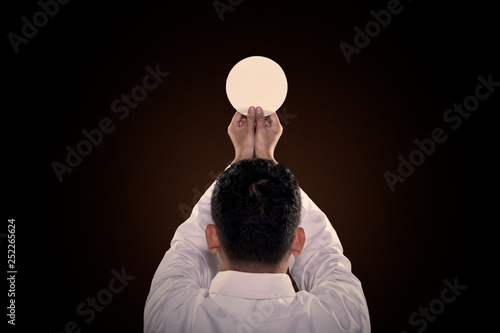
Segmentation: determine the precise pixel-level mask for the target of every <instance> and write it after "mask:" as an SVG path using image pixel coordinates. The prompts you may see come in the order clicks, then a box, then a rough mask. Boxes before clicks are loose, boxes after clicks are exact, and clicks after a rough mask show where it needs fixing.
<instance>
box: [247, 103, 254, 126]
mask: <svg viewBox="0 0 500 333" xmlns="http://www.w3.org/2000/svg"><path fill="white" fill-rule="evenodd" d="M254 121H255V108H254V107H253V106H251V107H249V108H248V113H247V122H246V123H247V125H248V126H247V128H251V129H252V130H253V126H250V124H253V123H254Z"/></svg>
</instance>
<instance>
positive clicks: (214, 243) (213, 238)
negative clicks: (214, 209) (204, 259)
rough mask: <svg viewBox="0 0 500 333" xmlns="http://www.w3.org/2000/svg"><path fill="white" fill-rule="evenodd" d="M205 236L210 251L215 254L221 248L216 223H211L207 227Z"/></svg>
mask: <svg viewBox="0 0 500 333" xmlns="http://www.w3.org/2000/svg"><path fill="white" fill-rule="evenodd" d="M205 237H206V239H207V248H208V252H210V253H212V254H215V253H217V252H219V250H220V242H219V236H217V231H216V230H215V225H214V224H209V225H207V227H206V228H205Z"/></svg>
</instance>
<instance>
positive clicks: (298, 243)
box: [290, 227, 306, 256]
mask: <svg viewBox="0 0 500 333" xmlns="http://www.w3.org/2000/svg"><path fill="white" fill-rule="evenodd" d="M305 243H306V233H305V231H304V229H303V228H300V227H299V228H298V229H297V232H296V233H295V237H294V239H293V242H292V246H290V253H291V254H293V255H294V256H298V255H299V254H301V253H302V249H303V248H304V244H305Z"/></svg>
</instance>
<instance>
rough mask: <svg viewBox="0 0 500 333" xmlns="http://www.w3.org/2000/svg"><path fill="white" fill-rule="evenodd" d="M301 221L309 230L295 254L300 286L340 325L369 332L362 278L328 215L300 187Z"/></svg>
mask: <svg viewBox="0 0 500 333" xmlns="http://www.w3.org/2000/svg"><path fill="white" fill-rule="evenodd" d="M301 199H302V211H301V222H300V227H302V228H303V229H304V231H305V234H306V242H305V244H304V248H303V250H302V253H301V254H300V255H298V256H297V257H293V256H292V260H291V262H290V274H291V275H292V277H293V279H294V280H295V282H296V283H297V286H298V287H299V289H300V290H304V291H307V292H309V293H311V294H313V295H315V296H316V297H317V298H318V299H319V301H320V302H321V303H322V304H323V306H324V307H325V308H326V309H328V310H329V311H330V312H331V313H332V314H333V315H334V316H335V317H336V320H337V321H338V322H339V324H340V325H341V327H346V328H349V329H347V330H346V331H349V332H351V331H352V332H370V330H371V329H370V319H369V314H368V306H367V304H366V299H365V296H364V293H363V290H362V287H361V282H360V281H359V279H358V278H357V277H356V276H355V275H354V274H353V273H352V272H351V263H350V261H349V259H347V257H345V256H344V254H343V249H342V245H341V243H340V240H339V238H338V236H337V233H336V232H335V230H334V229H333V227H332V225H331V223H330V221H329V220H328V217H327V216H326V215H325V214H324V213H323V212H322V211H321V210H320V209H319V208H318V206H317V205H316V204H315V203H314V202H313V201H312V200H311V199H310V198H309V197H308V196H307V194H306V193H305V192H304V191H302V190H301Z"/></svg>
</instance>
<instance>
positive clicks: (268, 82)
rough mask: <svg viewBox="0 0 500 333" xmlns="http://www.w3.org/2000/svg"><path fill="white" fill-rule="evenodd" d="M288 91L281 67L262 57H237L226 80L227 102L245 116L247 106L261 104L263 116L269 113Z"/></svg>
mask: <svg viewBox="0 0 500 333" xmlns="http://www.w3.org/2000/svg"><path fill="white" fill-rule="evenodd" d="M287 91H288V83H287V80H286V76H285V72H284V71H283V69H281V67H280V65H278V64H277V63H276V62H275V61H273V60H271V59H269V58H266V57H262V56H252V57H248V58H245V59H243V60H240V61H239V62H238V63H237V64H236V65H234V67H233V68H232V69H231V71H230V72H229V74H228V76H227V80H226V93H227V98H228V99H229V102H230V103H231V105H232V106H233V107H234V108H235V109H236V110H237V111H238V112H240V113H242V114H244V115H246V114H247V112H248V108H249V107H250V106H255V107H257V106H260V107H261V108H262V109H263V110H264V115H265V116H269V115H270V114H272V113H273V112H276V111H277V110H278V109H279V108H280V107H281V105H282V104H283V102H284V101H285V98H286V94H287Z"/></svg>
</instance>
